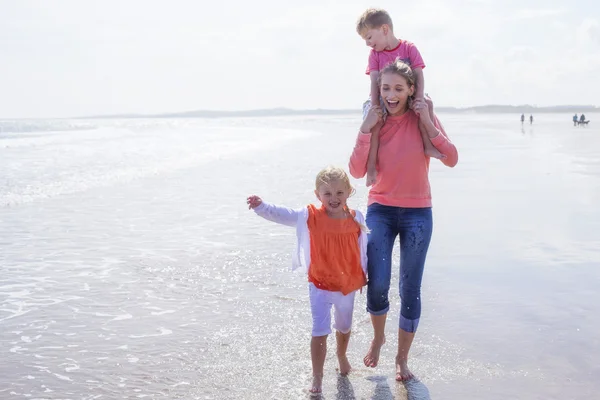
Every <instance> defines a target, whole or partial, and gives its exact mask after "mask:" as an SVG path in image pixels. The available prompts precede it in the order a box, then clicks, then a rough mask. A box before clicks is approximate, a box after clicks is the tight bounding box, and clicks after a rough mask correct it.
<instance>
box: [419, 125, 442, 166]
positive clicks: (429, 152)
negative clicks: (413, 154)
mask: <svg viewBox="0 0 600 400" xmlns="http://www.w3.org/2000/svg"><path fill="white" fill-rule="evenodd" d="M421 139H423V147H424V148H425V155H426V156H429V157H433V158H439V159H442V158H446V156H445V155H444V154H442V153H440V151H439V150H438V149H436V148H435V146H434V145H433V144H432V143H431V139H429V135H427V132H424V131H421Z"/></svg>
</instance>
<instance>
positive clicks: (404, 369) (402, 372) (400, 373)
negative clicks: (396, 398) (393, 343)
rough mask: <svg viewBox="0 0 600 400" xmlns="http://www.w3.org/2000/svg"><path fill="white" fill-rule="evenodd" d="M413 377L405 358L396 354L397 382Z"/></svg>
mask: <svg viewBox="0 0 600 400" xmlns="http://www.w3.org/2000/svg"><path fill="white" fill-rule="evenodd" d="M414 377H415V376H414V375H413V373H412V372H410V369H408V362H407V360H406V359H401V358H400V357H398V356H396V380H397V381H398V382H406V381H409V380H411V379H412V378H414Z"/></svg>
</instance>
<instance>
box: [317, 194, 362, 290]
mask: <svg viewBox="0 0 600 400" xmlns="http://www.w3.org/2000/svg"><path fill="white" fill-rule="evenodd" d="M354 214H355V213H354V212H352V215H353V216H354ZM307 224H308V232H309V235H310V265H309V267H308V281H309V282H312V283H313V284H314V285H315V286H316V287H318V288H319V289H323V290H329V291H332V292H338V291H339V292H342V293H343V294H344V295H347V294H348V293H351V292H353V291H355V290H358V289H360V288H361V287H363V286H364V285H366V284H367V279H366V277H365V273H364V271H363V269H362V266H361V263H360V249H359V247H358V236H359V235H360V227H359V226H358V224H357V223H356V221H355V220H354V218H352V217H348V218H343V219H342V218H339V219H338V218H331V217H329V216H328V215H327V211H326V210H325V208H324V207H321V208H317V207H315V206H314V205H312V204H311V205H309V206H308V221H307Z"/></svg>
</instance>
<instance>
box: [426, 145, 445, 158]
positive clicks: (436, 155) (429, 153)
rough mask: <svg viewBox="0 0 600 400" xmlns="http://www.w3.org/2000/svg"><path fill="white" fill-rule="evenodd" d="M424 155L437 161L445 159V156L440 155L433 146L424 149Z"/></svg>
mask: <svg viewBox="0 0 600 400" xmlns="http://www.w3.org/2000/svg"><path fill="white" fill-rule="evenodd" d="M425 155H426V156H429V157H433V158H437V159H439V160H442V159H444V158H446V155H445V154H442V153H440V151H439V150H438V149H436V148H435V147H433V146H427V147H425Z"/></svg>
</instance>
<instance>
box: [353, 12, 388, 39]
mask: <svg viewBox="0 0 600 400" xmlns="http://www.w3.org/2000/svg"><path fill="white" fill-rule="evenodd" d="M383 25H387V26H389V27H390V30H391V31H392V32H393V31H394V24H393V23H392V17H390V14H388V12H387V11H385V10H383V9H381V8H369V9H368V10H367V11H365V12H364V13H362V15H361V16H360V17H359V18H358V21H356V32H358V34H359V35H362V33H363V31H365V30H367V29H377V28H381V27H382V26H383Z"/></svg>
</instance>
